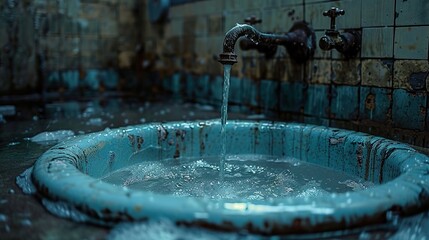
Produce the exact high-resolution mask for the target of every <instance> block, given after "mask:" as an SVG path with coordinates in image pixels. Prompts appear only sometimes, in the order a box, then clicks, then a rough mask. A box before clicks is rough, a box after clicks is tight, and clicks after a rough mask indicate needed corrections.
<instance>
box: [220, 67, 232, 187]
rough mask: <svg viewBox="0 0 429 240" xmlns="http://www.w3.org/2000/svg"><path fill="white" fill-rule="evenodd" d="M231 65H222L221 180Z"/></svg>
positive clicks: (224, 152)
mask: <svg viewBox="0 0 429 240" xmlns="http://www.w3.org/2000/svg"><path fill="white" fill-rule="evenodd" d="M231 67H232V65H228V64H225V65H223V91H222V107H221V110H220V116H221V117H220V121H221V130H220V137H221V152H220V164H219V166H220V179H221V180H223V176H224V174H225V156H226V121H227V119H228V95H229V78H230V75H231Z"/></svg>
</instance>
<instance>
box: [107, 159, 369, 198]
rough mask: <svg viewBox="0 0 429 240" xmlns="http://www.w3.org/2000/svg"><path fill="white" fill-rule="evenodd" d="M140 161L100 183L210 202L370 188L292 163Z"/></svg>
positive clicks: (355, 180) (347, 177) (354, 179)
mask: <svg viewBox="0 0 429 240" xmlns="http://www.w3.org/2000/svg"><path fill="white" fill-rule="evenodd" d="M220 158H222V157H221V156H220V157H204V158H201V157H198V158H197V157H195V158H180V159H165V160H162V161H144V162H141V163H138V164H134V165H131V166H128V167H125V168H121V169H119V170H116V171H113V172H111V173H109V174H108V175H107V176H105V177H103V178H102V180H103V181H105V182H108V183H111V184H115V185H119V186H125V187H128V188H130V189H137V190H142V191H151V192H156V193H161V194H169V195H176V196H193V197H206V198H212V199H248V200H267V199H272V198H281V197H291V196H297V197H309V196H317V195H320V194H326V193H334V192H335V193H341V192H348V191H359V190H362V189H366V188H367V187H370V186H373V183H371V182H368V181H364V180H363V179H360V178H358V177H356V176H352V175H349V174H346V173H344V172H341V171H337V170H334V169H330V168H325V167H322V166H320V165H316V164H312V163H308V162H304V161H300V160H298V159H294V158H278V157H273V156H266V155H228V156H226V162H225V166H224V173H223V175H220V174H219V173H220V171H221V169H220V166H219V163H220Z"/></svg>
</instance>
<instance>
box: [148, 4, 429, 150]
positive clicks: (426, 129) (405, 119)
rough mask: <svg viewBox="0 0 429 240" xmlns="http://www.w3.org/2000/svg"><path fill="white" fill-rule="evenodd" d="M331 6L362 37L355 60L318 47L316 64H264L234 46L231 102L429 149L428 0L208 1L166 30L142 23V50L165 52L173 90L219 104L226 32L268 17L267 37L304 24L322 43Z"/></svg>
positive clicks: (177, 15)
mask: <svg viewBox="0 0 429 240" xmlns="http://www.w3.org/2000/svg"><path fill="white" fill-rule="evenodd" d="M331 6H336V7H339V8H342V9H344V10H345V11H346V14H345V15H344V16H341V17H339V18H338V19H337V27H338V28H339V29H346V28H352V29H357V30H359V31H361V33H362V49H361V52H360V54H359V56H358V57H356V58H354V59H348V60H347V59H344V58H343V57H342V55H341V54H339V53H338V52H336V51H330V52H326V51H322V50H321V49H320V48H317V50H316V53H315V56H314V59H313V60H311V61H308V62H307V63H306V64H302V65H299V64H296V63H294V62H293V61H291V59H290V58H289V56H288V54H287V52H286V51H285V50H284V49H283V48H280V49H278V51H277V54H276V57H275V58H274V59H270V60H265V59H264V57H263V55H261V54H259V53H257V52H255V51H246V52H243V51H241V50H240V49H239V48H238V47H237V46H236V53H237V54H238V55H239V62H238V63H237V64H235V65H234V66H233V70H232V72H233V73H232V74H233V78H232V79H231V93H230V95H231V96H230V99H231V100H230V102H231V104H232V105H233V106H234V107H235V108H236V109H241V110H243V109H252V110H256V111H259V112H262V113H265V114H268V115H271V116H276V117H279V118H280V119H283V120H294V121H301V122H307V123H314V124H323V125H328V126H334V127H341V128H347V129H353V130H359V131H363V132H369V133H372V134H376V135H381V136H385V137H388V138H392V139H397V140H401V141H405V142H408V143H411V144H414V145H418V146H426V147H429V116H428V115H429V112H428V99H427V96H428V91H429V80H428V76H429V63H428V52H429V14H427V13H428V12H429V1H426V0H408V1H406V0H396V1H395V0H341V1H326V0H290V1H280V0H278V1H274V0H257V1H256V0H252V1H246V0H204V1H198V2H194V3H188V4H183V5H177V6H172V7H171V9H170V12H169V18H168V21H166V22H165V23H164V24H157V25H153V24H151V23H149V22H148V21H144V26H143V35H144V45H145V46H146V47H145V49H153V51H154V52H155V53H156V54H157V55H158V57H159V60H158V65H157V69H158V70H159V71H160V73H162V75H161V76H163V77H164V86H165V87H166V89H167V90H170V91H172V92H175V93H176V94H183V96H185V97H186V98H188V99H191V100H195V101H198V102H207V103H213V104H220V97H221V95H220V91H221V90H220V88H221V84H222V78H221V77H220V76H221V75H222V66H221V65H220V64H218V63H217V62H216V61H215V60H214V59H215V58H214V56H215V55H217V54H219V53H220V52H221V51H222V42H223V36H224V33H225V32H226V31H227V30H228V29H230V28H231V27H233V26H234V25H235V24H236V23H242V22H243V19H244V18H246V17H248V16H250V15H255V16H257V17H260V18H262V23H261V24H259V25H256V28H258V29H259V30H261V31H266V32H268V31H271V32H284V31H287V30H288V29H289V28H290V27H291V26H292V24H293V22H294V21H298V20H305V21H307V22H309V23H310V24H311V25H312V27H313V28H314V30H315V32H316V36H317V41H318V39H320V37H321V36H322V35H323V34H324V31H325V29H326V28H328V27H329V22H330V20H329V19H328V18H327V17H324V16H323V15H322V12H323V11H324V10H328V9H329V8H330V7H331ZM237 45H238V44H237ZM234 107H233V108H234Z"/></svg>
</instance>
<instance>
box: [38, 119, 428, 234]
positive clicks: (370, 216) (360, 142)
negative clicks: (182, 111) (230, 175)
mask: <svg viewBox="0 0 429 240" xmlns="http://www.w3.org/2000/svg"><path fill="white" fill-rule="evenodd" d="M227 134H228V138H227V139H228V140H227V141H228V142H227V153H228V154H266V155H272V156H280V157H283V156H288V157H294V158H298V159H300V160H302V161H307V162H311V163H316V164H319V165H322V166H326V167H330V168H334V169H337V170H341V171H344V172H346V173H349V174H353V175H356V176H359V177H361V178H363V179H365V180H369V181H372V182H374V183H376V186H374V187H372V188H368V189H365V190H361V191H358V192H347V193H341V194H340V193H338V194H326V195H322V196H314V197H289V198H279V199H272V200H269V201H268V200H267V201H261V200H246V199H243V200H226V199H223V200H213V199H207V198H194V197H179V196H171V195H162V194H156V193H151V192H144V191H138V190H131V189H128V188H123V187H119V186H115V185H111V184H108V183H106V182H103V181H101V180H99V179H97V178H99V177H101V176H103V175H104V174H106V173H107V172H111V171H114V170H117V169H120V168H123V167H125V166H129V165H131V164H135V163H136V162H134V161H135V158H133V157H132V156H133V155H135V154H140V155H139V156H140V157H143V160H154V159H155V160H156V159H168V158H177V157H191V156H214V155H217V154H218V153H219V152H220V144H219V142H220V122H219V121H214V120H211V121H201V122H173V123H163V124H161V123H153V124H145V125H137V126H131V127H125V128H119V129H114V130H105V131H102V132H98V133H92V134H88V135H83V136H78V137H75V138H73V139H71V140H68V141H66V142H63V143H61V144H58V145H56V146H54V147H52V148H51V149H49V150H48V151H47V152H45V153H44V154H43V155H42V156H41V157H40V158H39V159H38V160H37V162H36V163H35V165H34V168H33V172H32V179H33V182H34V184H35V186H36V187H37V189H38V192H39V195H41V196H42V197H45V198H49V199H50V200H54V201H61V202H67V203H69V204H71V205H72V206H74V207H75V208H76V209H78V210H79V211H81V212H83V213H85V214H87V215H89V216H90V217H91V219H92V220H91V221H93V222H96V223H103V224H107V225H108V224H112V223H116V222H118V221H140V220H147V219H161V218H169V219H171V220H173V221H174V222H176V223H177V224H184V225H191V226H203V227H209V228H214V229H220V230H226V231H236V230H241V229H245V230H248V231H249V232H252V233H259V234H287V233H309V232H320V231H331V230H340V229H346V228H353V227H360V226H364V225H368V224H374V223H382V222H385V221H386V214H387V213H389V212H391V211H395V212H396V213H398V214H402V215H410V214H413V213H416V212H419V211H422V210H424V209H427V207H428V204H429V158H428V157H427V156H425V155H423V154H420V153H418V152H417V151H415V150H414V149H413V148H411V147H409V146H407V145H405V144H401V143H398V142H394V141H391V140H387V139H384V138H381V137H376V136H371V135H367V134H364V133H359V132H353V131H346V130H339V129H334V128H327V127H322V126H314V125H306V124H296V123H281V122H251V121H229V122H228V123H227ZM148 149H150V151H148Z"/></svg>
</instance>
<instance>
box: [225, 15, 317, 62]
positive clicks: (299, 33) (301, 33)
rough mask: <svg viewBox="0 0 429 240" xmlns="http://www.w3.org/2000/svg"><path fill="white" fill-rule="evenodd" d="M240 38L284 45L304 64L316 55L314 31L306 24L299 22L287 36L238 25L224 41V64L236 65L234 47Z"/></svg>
mask: <svg viewBox="0 0 429 240" xmlns="http://www.w3.org/2000/svg"><path fill="white" fill-rule="evenodd" d="M240 37H246V38H248V39H250V40H251V41H252V42H254V43H255V44H256V45H257V44H268V45H282V46H284V47H286V49H287V50H288V52H289V54H290V55H291V56H292V57H293V58H294V59H295V60H296V61H298V62H304V61H306V60H307V59H308V58H309V57H311V56H312V55H313V54H314V50H315V45H316V44H315V36H314V31H313V30H312V29H311V28H310V27H309V26H308V24H307V23H305V22H297V23H295V24H294V26H293V27H292V28H291V30H290V31H289V32H288V33H286V34H271V33H262V32H260V31H258V30H257V29H256V28H254V27H253V26H251V25H248V24H237V25H236V26H235V27H233V28H231V29H230V30H229V31H228V32H227V33H226V35H225V38H224V41H223V53H221V54H220V55H219V62H220V63H222V64H230V65H232V64H234V63H236V62H237V55H235V53H234V47H235V44H236V42H237V41H238V39H239V38H240Z"/></svg>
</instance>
